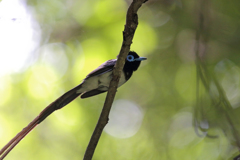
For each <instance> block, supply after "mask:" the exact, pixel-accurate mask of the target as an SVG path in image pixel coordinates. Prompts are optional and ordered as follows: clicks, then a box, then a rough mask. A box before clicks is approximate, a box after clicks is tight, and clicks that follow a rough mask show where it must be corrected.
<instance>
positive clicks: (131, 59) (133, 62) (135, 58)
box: [124, 51, 147, 71]
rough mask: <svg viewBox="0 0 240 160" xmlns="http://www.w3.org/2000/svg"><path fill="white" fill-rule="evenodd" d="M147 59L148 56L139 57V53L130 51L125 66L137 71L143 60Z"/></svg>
mask: <svg viewBox="0 0 240 160" xmlns="http://www.w3.org/2000/svg"><path fill="white" fill-rule="evenodd" d="M146 59H147V58H145V57H139V55H138V54H137V53H136V52H134V51H130V52H129V53H128V55H127V58H126V63H125V66H124V68H125V69H130V70H133V71H136V70H137V69H138V67H139V65H140V63H141V61H143V60H146Z"/></svg>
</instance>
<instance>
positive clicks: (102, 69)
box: [86, 59, 117, 79]
mask: <svg viewBox="0 0 240 160" xmlns="http://www.w3.org/2000/svg"><path fill="white" fill-rule="evenodd" d="M116 62H117V60H116V59H111V60H108V61H106V62H104V63H103V64H101V65H100V66H99V67H98V68H96V69H95V70H93V71H92V72H91V73H89V74H88V75H87V77H86V79H87V78H90V77H93V76H98V75H101V74H103V73H106V72H110V71H112V70H113V67H114V65H115V64H116Z"/></svg>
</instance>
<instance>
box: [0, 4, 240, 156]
mask: <svg viewBox="0 0 240 160" xmlns="http://www.w3.org/2000/svg"><path fill="white" fill-rule="evenodd" d="M2 2H3V1H2ZM2 2H1V3H0V5H2ZM129 2H130V1H122V0H114V1H113V0H101V1H98V0H88V1H83V0H72V1H63V0H51V1H48V0H41V1H35V0H29V1H28V2H27V5H26V6H25V9H26V10H28V13H29V15H31V16H32V18H33V19H35V20H36V22H33V21H32V24H31V25H30V26H31V27H32V29H33V30H34V32H33V33H34V34H33V35H32V41H34V42H36V44H37V45H36V47H35V48H34V49H33V50H32V51H31V52H30V53H31V54H29V55H28V58H27V60H25V61H23V64H24V65H22V66H23V67H22V66H20V67H19V68H18V69H17V70H15V71H9V72H7V73H5V74H2V71H1V74H0V97H1V100H0V144H1V146H0V147H2V146H3V145H4V144H6V143H7V142H8V141H9V140H10V139H11V138H12V137H13V136H15V135H16V133H18V132H19V131H20V130H21V129H22V128H24V127H25V126H26V125H27V124H28V123H29V122H30V121H32V120H33V119H34V118H35V117H36V116H37V115H38V114H39V113H40V112H41V111H42V110H43V109H44V108H45V107H46V106H47V105H48V104H50V103H51V102H52V101H54V100H55V99H57V98H58V97H59V96H60V95H62V94H63V93H65V92H67V91H68V90H69V89H71V88H73V87H75V86H76V85H78V84H79V83H80V82H81V80H82V79H84V78H85V76H86V75H87V74H88V73H89V72H91V71H92V70H93V69H95V68H96V67H98V66H99V65H100V64H101V63H103V62H105V61H106V60H108V59H113V58H116V56H117V55H118V53H119V51H120V47H121V43H122V31H123V29H124V24H125V17H126V12H127V9H128V5H129ZM199 5H200V4H198V3H197V2H195V1H187V0H184V1H178V0H175V1H164V0H163V1H149V2H147V3H145V4H144V5H143V6H142V7H141V8H140V11H139V15H138V16H139V26H138V28H137V30H136V33H135V36H134V39H133V44H132V47H131V49H132V50H134V51H136V52H137V53H138V54H139V55H141V56H145V57H147V58H148V60H147V61H144V62H142V64H141V66H140V68H139V69H138V71H137V72H136V73H134V74H133V77H132V78H131V79H130V80H129V82H127V83H126V84H125V85H123V86H122V87H120V88H119V89H118V92H117V96H116V99H115V102H116V101H117V100H124V101H125V102H130V103H129V104H132V106H131V107H133V108H134V107H137V108H138V110H134V109H132V110H130V109H129V111H125V110H123V109H122V110H121V108H117V109H116V110H117V111H118V112H120V111H121V114H122V115H124V116H122V117H121V116H119V115H118V114H117V113H118V112H116V113H115V112H114V110H112V111H113V114H114V115H115V116H116V122H115V123H116V124H115V125H117V126H119V127H122V130H121V129H120V131H119V132H121V133H118V134H113V133H109V132H108V131H107V130H105V132H103V135H102V137H101V139H100V141H99V144H98V146H97V149H96V151H95V154H94V158H93V159H94V160H102V159H106V160H111V159H114V160H123V159H124V160H146V159H152V160H158V159H159V160H177V159H184V160H193V159H199V160H205V159H207V160H208V159H209V160H226V159H230V157H231V158H232V157H234V156H236V155H237V154H238V153H237V151H238V147H237V146H238V145H237V137H238V136H239V135H238V136H236V135H234V133H239V132H238V130H239V129H237V128H239V118H238V117H239V116H238V115H239V112H240V111H239V104H240V101H239V97H240V91H239V88H240V80H239V77H240V68H239V64H240V54H239V51H240V48H239V46H240V45H239V37H240V32H239V29H238V28H239V26H240V24H239V16H240V14H239V13H240V12H239V10H240V7H239V1H237V0H234V1H229V2H226V1H222V0H220V1H212V2H209V4H208V5H206V6H205V9H206V11H208V12H207V13H209V14H205V15H204V16H205V17H204V18H205V20H206V21H205V23H204V25H205V28H204V29H206V30H204V31H203V32H202V33H201V35H202V37H204V36H205V37H207V38H206V39H205V40H203V41H201V44H200V52H201V53H202V54H201V53H200V56H201V57H200V59H201V60H202V61H204V62H206V63H203V64H201V65H203V66H201V67H203V68H204V67H205V69H206V70H207V71H209V72H208V73H206V72H204V71H203V75H202V76H203V77H199V75H198V74H199V72H200V71H199V70H197V67H196V64H195V61H196V56H195V51H196V31H199V12H198V11H199V10H198V9H199V8H200V7H199ZM10 9H11V8H10ZM0 20H1V19H0ZM0 33H2V32H0ZM36 35H41V37H39V36H36ZM0 36H1V35H0ZM6 43H7V42H6ZM19 44H20V41H19ZM3 45H4V44H3ZM0 47H1V46H0ZM12 47H13V48H14V47H16V48H17V47H19V46H16V44H12ZM9 49H10V48H9ZM203 50H204V51H203ZM0 51H1V50H0ZM0 54H8V51H6V53H0ZM15 54H20V55H23V54H24V53H23V52H19V53H15ZM12 59H14V57H12ZM19 61H20V60H19ZM9 63H10V62H9ZM12 65H14V64H12ZM3 69H4V67H3V68H2V70H3ZM201 69H202V68H201ZM206 70H205V71H206ZM197 75H198V76H197ZM211 75H214V76H216V79H217V82H219V84H220V86H221V87H222V89H223V92H222V93H224V94H226V97H227V99H228V101H229V103H230V105H231V107H230V108H227V107H226V106H225V105H226V103H225V102H226V101H223V100H222V98H223V97H221V96H220V93H221V92H219V91H218V90H217V87H216V83H214V79H213V77H212V76H211ZM201 78H202V79H205V80H206V83H207V85H205V84H204V83H202V81H201V80H202V79H201ZM197 84H198V85H197ZM105 96H106V94H102V95H99V96H96V97H92V98H89V99H84V100H81V99H79V98H77V99H76V100H74V101H73V102H72V103H70V104H69V105H67V106H66V107H64V108H63V109H61V110H59V111H56V112H55V113H53V114H52V115H51V116H50V117H48V118H47V119H46V120H45V121H44V122H43V123H41V124H40V125H39V126H38V127H36V128H35V129H34V130H33V131H32V132H31V133H30V134H29V135H28V136H26V137H25V138H24V139H23V140H22V141H21V142H20V143H19V145H18V146H17V147H16V148H15V149H14V150H13V151H12V152H11V153H10V154H9V155H8V156H7V157H6V160H7V159H24V160H25V159H27V160H28V159H34V160H38V159H41V160H43V159H44V160H48V159H49V160H50V159H51V160H68V159H71V160H75V159H82V157H83V155H84V152H85V150H86V147H87V144H88V142H89V139H90V137H91V134H92V132H93V130H94V127H95V124H96V122H97V120H98V117H99V115H100V112H101V108H102V106H103V103H104V100H105ZM215 102H216V103H215ZM217 102H219V103H217ZM124 104H125V103H124ZM114 105H115V107H116V103H115V104H114ZM124 107H125V105H124ZM131 107H129V108H131ZM224 107H225V108H224ZM138 113H139V115H138ZM141 115H142V116H141ZM226 115H230V118H231V122H233V123H229V117H227V116H226ZM118 116H119V117H118ZM134 117H138V121H135V119H134ZM110 122H111V118H110ZM131 122H134V123H135V124H132V123H131ZM130 124H131V125H133V127H131V128H130V129H133V128H136V130H130V131H131V134H132V135H129V134H128V133H130V131H129V130H128V128H127V126H129V125H130ZM137 125H139V126H140V127H139V128H138V127H136V126H137ZM196 131H197V132H196ZM133 133H134V134H133ZM197 133H198V134H197ZM118 135H121V136H118Z"/></svg>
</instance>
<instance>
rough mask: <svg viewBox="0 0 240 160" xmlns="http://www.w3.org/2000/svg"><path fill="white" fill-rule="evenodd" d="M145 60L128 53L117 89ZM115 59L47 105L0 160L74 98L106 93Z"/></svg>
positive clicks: (2, 152) (20, 133) (2, 154)
mask: <svg viewBox="0 0 240 160" xmlns="http://www.w3.org/2000/svg"><path fill="white" fill-rule="evenodd" d="M146 59H147V58H144V57H139V56H138V54H137V53H136V52H133V51H130V52H129V54H128V56H127V58H126V62H125V65H124V67H123V70H122V72H121V78H120V80H119V84H118V87H120V86H121V85H122V84H124V83H125V82H127V81H128V80H129V78H130V77H131V76H132V74H133V72H134V71H136V70H137V69H138V67H139V65H140V63H141V61H143V60H146ZM116 62H117V59H112V60H108V61H106V62H105V63H103V64H102V65H100V66H99V67H98V68H96V69H95V70H93V71H92V72H91V73H89V74H88V75H87V76H86V78H85V79H84V80H83V81H82V83H81V84H79V85H78V86H76V87H75V88H73V89H71V90H70V91H68V92H66V93H65V94H63V95H62V96H60V97H59V98H58V99H56V100H55V101H54V102H52V103H51V104H50V105H48V106H47V107H46V108H45V109H44V110H43V111H42V112H41V113H40V114H39V115H38V116H37V117H36V118H35V119H34V120H33V121H32V122H31V123H29V125H28V126H27V127H25V128H24V129H23V130H22V131H21V132H19V133H18V134H17V135H16V136H15V137H14V138H13V139H12V140H11V141H10V142H9V143H8V144H7V145H5V146H4V147H3V148H2V149H1V150H0V155H1V157H0V160H2V159H3V158H4V157H5V156H6V155H7V154H8V153H9V152H10V151H11V150H12V149H13V148H14V147H15V146H16V145H17V144H18V143H19V142H20V141H21V140H22V139H23V138H24V137H25V136H26V135H27V134H28V133H29V132H30V131H31V130H32V129H33V128H35V127H36V126H37V125H38V124H40V123H41V122H42V121H43V120H44V119H45V118H47V117H48V116H49V115H50V114H51V113H53V112H54V111H55V110H58V109H61V108H62V107H64V106H66V105H67V104H68V103H70V102H71V101H73V100H74V99H75V98H77V97H78V96H80V97H81V98H88V97H91V96H95V95H98V94H101V93H104V92H106V91H108V87H109V84H110V81H111V79H112V72H113V67H114V65H115V64H116Z"/></svg>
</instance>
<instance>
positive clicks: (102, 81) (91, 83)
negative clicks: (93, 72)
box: [77, 72, 126, 93]
mask: <svg viewBox="0 0 240 160" xmlns="http://www.w3.org/2000/svg"><path fill="white" fill-rule="evenodd" d="M111 79H112V72H106V73H104V74H101V75H97V76H93V77H90V78H88V79H86V80H84V81H83V82H82V84H81V86H82V87H81V89H79V90H78V91H77V93H83V92H88V91H91V90H93V89H99V90H102V91H107V90H108V87H109V84H110V81H111ZM125 82H126V81H125V75H124V73H123V72H122V73H121V78H120V80H119V83H118V87H120V86H121V85H123V84H124V83H125Z"/></svg>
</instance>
